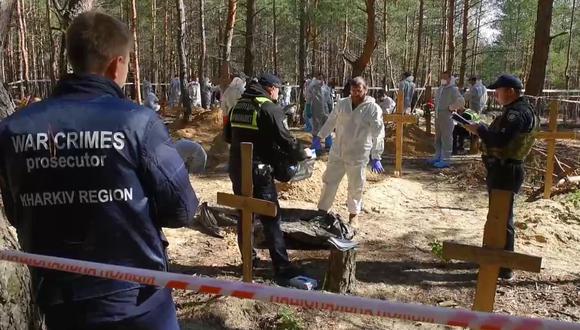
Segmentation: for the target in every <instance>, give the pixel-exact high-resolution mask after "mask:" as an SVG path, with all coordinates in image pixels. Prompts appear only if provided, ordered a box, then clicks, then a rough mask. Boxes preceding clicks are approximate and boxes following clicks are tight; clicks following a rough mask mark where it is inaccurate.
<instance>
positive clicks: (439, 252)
mask: <svg viewBox="0 0 580 330" xmlns="http://www.w3.org/2000/svg"><path fill="white" fill-rule="evenodd" d="M429 247H430V248H431V253H433V255H434V256H436V257H437V258H439V260H441V261H443V262H449V259H447V258H445V257H444V256H443V243H441V242H440V241H438V240H435V241H433V242H431V243H429Z"/></svg>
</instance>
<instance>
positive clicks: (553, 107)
mask: <svg viewBox="0 0 580 330" xmlns="http://www.w3.org/2000/svg"><path fill="white" fill-rule="evenodd" d="M557 126H558V103H556V102H551V103H550V119H549V121H548V130H549V131H550V132H551V133H556V131H557V130H558V127H557ZM546 143H547V144H548V156H547V157H546V174H545V175H544V198H546V199H549V198H550V196H551V195H552V185H553V178H552V173H554V155H555V153H556V140H555V139H549V140H548V141H546Z"/></svg>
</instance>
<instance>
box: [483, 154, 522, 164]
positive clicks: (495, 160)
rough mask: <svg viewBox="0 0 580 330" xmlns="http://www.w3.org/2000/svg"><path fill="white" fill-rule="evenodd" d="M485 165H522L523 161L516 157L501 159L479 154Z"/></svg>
mask: <svg viewBox="0 0 580 330" xmlns="http://www.w3.org/2000/svg"><path fill="white" fill-rule="evenodd" d="M481 158H482V159H483V162H484V163H485V165H486V166H497V165H500V166H504V165H522V164H523V163H524V162H523V161H522V160H517V159H509V158H508V159H501V158H497V157H491V156H481Z"/></svg>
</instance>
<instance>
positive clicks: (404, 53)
mask: <svg viewBox="0 0 580 330" xmlns="http://www.w3.org/2000/svg"><path fill="white" fill-rule="evenodd" d="M403 44H404V45H405V48H404V52H403V65H402V67H403V70H404V71H407V57H408V56H409V51H408V48H409V8H407V11H406V12H405V38H404V39H403Z"/></svg>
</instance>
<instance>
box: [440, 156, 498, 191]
mask: <svg viewBox="0 0 580 330" xmlns="http://www.w3.org/2000/svg"><path fill="white" fill-rule="evenodd" d="M441 175H443V176H445V177H446V179H447V180H446V181H447V182H448V183H452V184H453V183H455V184H459V185H461V186H464V187H478V186H480V185H485V177H486V175H487V171H486V170H485V166H484V165H483V162H481V161H474V162H469V163H456V164H454V165H453V167H452V168H445V169H443V170H441Z"/></svg>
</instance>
